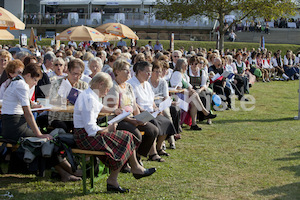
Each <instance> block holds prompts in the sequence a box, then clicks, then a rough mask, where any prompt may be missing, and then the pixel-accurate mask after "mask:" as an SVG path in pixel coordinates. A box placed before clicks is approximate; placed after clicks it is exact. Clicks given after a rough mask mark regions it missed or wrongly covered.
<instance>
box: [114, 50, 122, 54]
mask: <svg viewBox="0 0 300 200" xmlns="http://www.w3.org/2000/svg"><path fill="white" fill-rule="evenodd" d="M114 53H122V51H121V49H116V50H115V52H114Z"/></svg>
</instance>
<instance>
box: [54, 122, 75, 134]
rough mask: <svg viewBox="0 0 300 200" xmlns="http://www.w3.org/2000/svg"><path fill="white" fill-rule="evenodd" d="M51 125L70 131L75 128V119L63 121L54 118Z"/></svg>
mask: <svg viewBox="0 0 300 200" xmlns="http://www.w3.org/2000/svg"><path fill="white" fill-rule="evenodd" d="M51 126H52V127H53V128H54V129H55V128H62V129H64V130H65V131H66V133H70V132H71V131H73V129H74V124H73V121H61V120H53V122H52V123H51Z"/></svg>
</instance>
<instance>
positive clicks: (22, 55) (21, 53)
mask: <svg viewBox="0 0 300 200" xmlns="http://www.w3.org/2000/svg"><path fill="white" fill-rule="evenodd" d="M26 56H29V53H28V52H25V51H19V52H18V53H16V57H15V59H19V60H23V58H25V57H26Z"/></svg>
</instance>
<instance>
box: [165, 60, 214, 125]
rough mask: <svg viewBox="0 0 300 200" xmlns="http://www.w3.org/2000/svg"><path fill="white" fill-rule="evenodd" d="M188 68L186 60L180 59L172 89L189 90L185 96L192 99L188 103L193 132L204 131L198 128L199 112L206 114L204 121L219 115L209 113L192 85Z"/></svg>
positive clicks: (174, 74)
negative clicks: (187, 72)
mask: <svg viewBox="0 0 300 200" xmlns="http://www.w3.org/2000/svg"><path fill="white" fill-rule="evenodd" d="M187 68H188V63H187V60H186V59H185V58H180V59H178V61H177V63H176V66H175V69H174V72H173V74H172V77H171V79H170V85H171V87H176V86H177V88H182V89H187V92H188V96H185V99H190V101H189V102H188V103H190V106H191V107H190V110H189V112H190V115H191V118H192V125H191V129H192V130H202V129H201V128H200V127H198V125H197V123H196V120H197V111H201V112H203V114H204V119H213V118H215V117H216V116H217V115H213V114H212V113H211V112H210V111H208V110H207V109H206V108H205V107H204V105H203V103H202V101H201V99H200V97H199V95H198V94H197V92H196V91H195V90H194V89H193V86H192V85H191V84H190V78H189V76H188V75H187V74H186V71H187Z"/></svg>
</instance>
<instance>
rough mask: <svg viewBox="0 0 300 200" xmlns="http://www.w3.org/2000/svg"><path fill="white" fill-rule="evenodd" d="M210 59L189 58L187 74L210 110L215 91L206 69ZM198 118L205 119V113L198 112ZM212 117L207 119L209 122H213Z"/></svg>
mask: <svg viewBox="0 0 300 200" xmlns="http://www.w3.org/2000/svg"><path fill="white" fill-rule="evenodd" d="M207 64H208V61H207V60H206V59H205V58H203V57H198V56H192V57H191V58H190V59H189V67H188V69H187V75H188V76H189V77H190V83H191V85H192V86H193V89H194V90H197V93H198V94H199V97H200V99H201V101H202V103H203V105H204V107H205V108H206V109H207V110H210V108H211V103H212V94H213V91H212V90H211V89H210V88H209V87H208V80H209V78H208V74H207V72H206V71H205V69H204V68H205V66H206V65H207ZM198 119H199V121H200V120H201V119H204V114H203V113H202V112H198ZM211 123H212V121H211V119H207V124H211Z"/></svg>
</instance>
